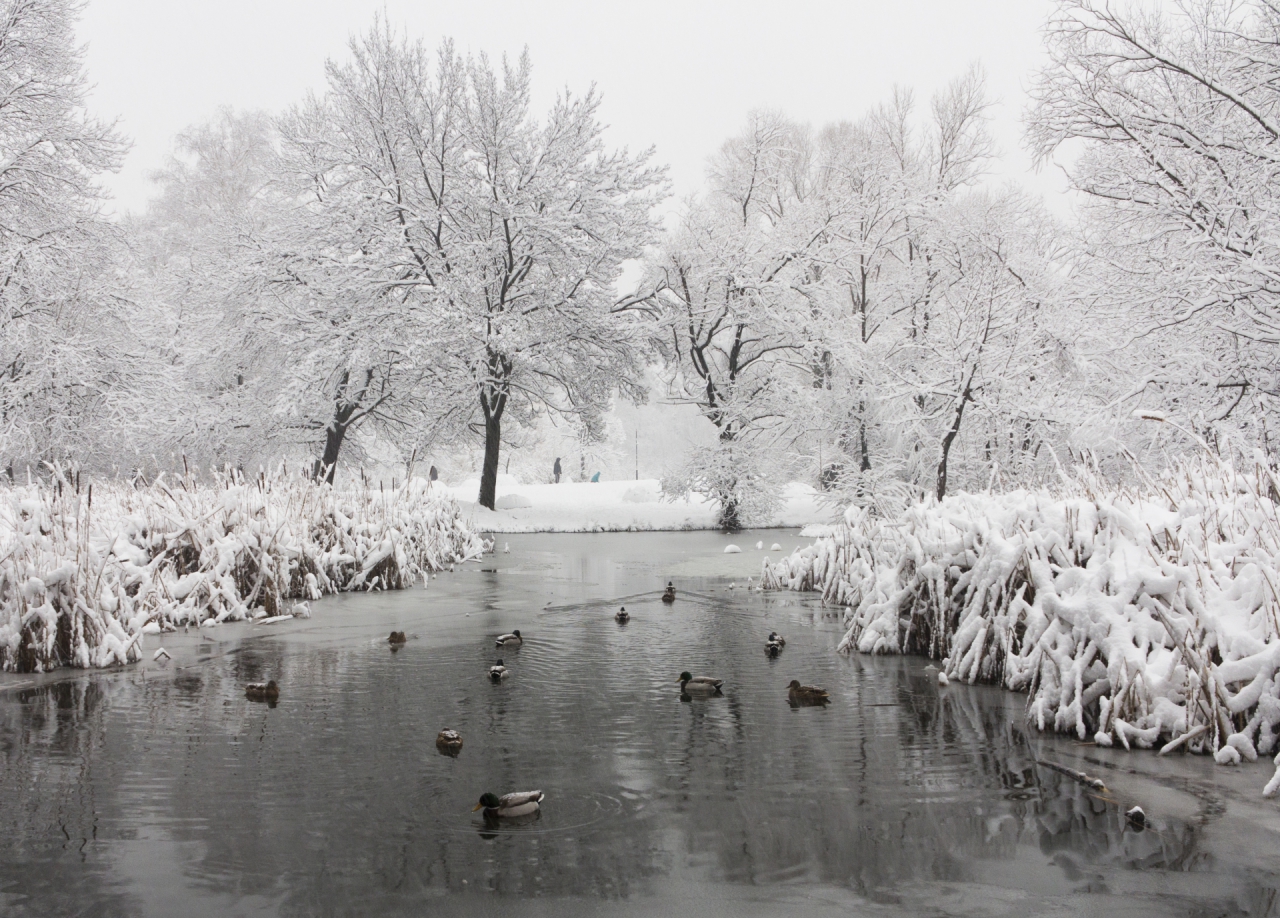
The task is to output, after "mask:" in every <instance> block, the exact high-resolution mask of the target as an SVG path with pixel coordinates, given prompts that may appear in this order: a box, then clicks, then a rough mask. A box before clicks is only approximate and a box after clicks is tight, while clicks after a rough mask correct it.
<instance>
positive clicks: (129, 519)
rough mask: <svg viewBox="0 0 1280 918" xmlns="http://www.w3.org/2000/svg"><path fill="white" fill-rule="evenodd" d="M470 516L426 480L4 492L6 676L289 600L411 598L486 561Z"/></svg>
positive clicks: (1, 580)
mask: <svg viewBox="0 0 1280 918" xmlns="http://www.w3.org/2000/svg"><path fill="white" fill-rule="evenodd" d="M485 547H486V546H485V543H484V541H483V539H482V538H481V537H480V536H478V535H477V534H475V532H474V531H472V530H471V529H470V528H468V526H467V525H466V524H465V522H464V521H463V519H462V517H461V515H460V513H459V510H458V506H457V504H456V503H454V502H453V501H452V500H450V499H449V498H447V497H445V496H443V495H440V494H433V493H431V492H430V490H429V489H428V488H427V487H426V484H425V482H423V481H421V480H417V481H414V482H412V483H411V484H410V485H407V486H405V487H401V488H399V489H397V490H388V491H383V490H382V489H373V488H367V487H356V488H351V489H347V490H334V489H333V488H330V487H328V486H327V485H318V484H315V483H313V482H311V481H310V480H308V479H305V478H301V477H296V476H287V475H283V474H282V475H276V476H261V477H259V478H256V479H250V480H245V479H243V478H241V477H238V476H237V477H234V478H227V479H224V480H220V481H214V482H212V483H197V482H196V481H194V480H183V481H174V482H166V481H164V480H163V479H162V480H159V481H157V482H155V483H154V484H152V485H151V486H149V487H142V488H138V489H135V488H134V487H133V486H131V485H127V484H124V483H105V484H104V483H96V484H94V485H93V487H92V488H89V487H88V486H86V487H84V488H82V489H79V488H76V487H74V486H73V485H72V483H71V482H69V481H65V480H59V481H57V482H55V483H54V484H53V485H52V486H49V485H43V484H41V485H30V486H26V487H13V488H7V489H4V490H0V667H3V668H4V669H6V670H17V671H19V672H35V671H41V670H48V669H53V668H55V667H58V666H62V665H71V666H82V667H87V666H109V665H111V664H113V663H127V662H130V661H133V660H136V659H137V658H138V653H139V637H140V635H142V634H143V633H144V631H163V630H172V629H173V628H174V627H176V626H178V625H183V624H192V625H199V626H202V627H207V626H211V625H213V624H216V623H218V622H223V621H228V620H235V619H244V618H255V617H270V616H274V615H277V614H287V612H288V610H286V609H285V606H284V603H285V601H287V600H290V599H318V598H319V597H320V596H322V595H323V594H325V593H334V592H339V591H344V590H379V589H400V588H403V587H406V586H409V585H411V584H413V583H414V582H415V581H416V580H417V579H418V578H419V577H420V576H421V575H423V574H425V573H428V572H430V571H433V570H439V569H441V568H443V567H447V566H448V565H449V564H451V563H454V562H457V561H462V560H465V559H468V558H474V557H478V556H479V555H480V554H481V553H482V552H483V551H484V549H485Z"/></svg>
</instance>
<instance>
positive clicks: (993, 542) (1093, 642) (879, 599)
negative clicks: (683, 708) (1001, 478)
mask: <svg viewBox="0 0 1280 918" xmlns="http://www.w3.org/2000/svg"><path fill="white" fill-rule="evenodd" d="M1277 494H1280V480H1277V477H1276V475H1275V474H1274V473H1273V472H1272V471H1271V470H1270V469H1269V468H1268V467H1267V465H1266V463H1265V462H1263V461H1260V460H1259V461H1257V462H1256V463H1255V464H1253V465H1252V466H1251V467H1249V468H1246V469H1244V470H1243V471H1240V470H1237V469H1235V468H1233V467H1232V466H1230V465H1229V464H1227V463H1225V462H1218V463H1216V464H1207V463H1206V464H1205V465H1199V466H1194V467H1193V466H1187V467H1183V468H1180V469H1176V470H1174V471H1172V472H1170V473H1169V474H1167V475H1166V476H1164V477H1163V478H1161V479H1160V480H1159V481H1158V482H1155V481H1153V482H1150V484H1149V485H1148V486H1147V487H1146V488H1144V489H1142V490H1140V491H1138V492H1134V491H1129V490H1116V489H1112V488H1107V487H1106V486H1105V485H1103V484H1101V483H1099V482H1096V481H1080V482H1078V483H1077V484H1076V485H1075V486H1074V487H1071V488H1069V489H1068V490H1067V493H1065V494H1049V493H1045V492H1030V491H1013V492H1009V493H1005V494H990V493H986V494H957V495H954V496H948V497H947V498H946V499H945V500H943V501H941V502H938V501H934V500H927V501H925V502H924V503H922V504H918V505H916V506H914V507H911V508H909V509H908V510H907V511H906V512H904V513H903V514H902V515H901V516H899V517H898V518H895V519H877V518H872V517H870V516H869V515H867V514H866V513H865V512H863V511H861V510H859V509H857V508H852V509H850V510H849V511H848V513H847V514H846V517H845V520H844V521H843V523H841V524H839V525H838V526H836V527H835V529H834V531H833V532H832V533H831V534H830V535H827V536H825V537H823V538H820V539H819V540H818V541H817V542H816V543H815V544H814V545H812V546H810V547H808V548H805V549H800V550H797V551H796V552H794V553H793V554H792V555H791V556H790V557H788V558H785V559H783V560H782V561H781V562H779V563H776V564H772V565H766V570H765V577H764V582H765V586H766V588H773V589H793V590H819V591H821V592H822V593H823V596H824V600H825V601H826V602H828V603H831V604H837V605H841V606H844V607H845V616H844V619H845V624H846V626H847V627H848V632H847V634H846V635H845V638H844V641H843V643H842V645H841V649H842V650H845V651H853V650H857V651H861V652H863V653H918V654H923V655H925V656H928V657H931V658H933V659H936V660H939V661H940V663H941V671H940V672H939V682H940V683H941V684H943V685H945V684H946V682H947V681H950V680H961V681H964V682H970V683H979V682H985V683H995V684H999V685H1003V686H1005V687H1006V688H1009V689H1013V690H1016V691H1023V692H1027V693H1029V694H1030V699H1029V703H1028V717H1029V718H1030V719H1031V721H1032V722H1033V723H1034V724H1036V725H1037V726H1038V727H1039V728H1040V729H1052V730H1056V731H1060V732H1068V733H1074V734H1076V736H1078V737H1079V739H1081V740H1089V741H1092V742H1094V743H1097V744H1098V745H1102V746H1111V745H1117V746H1123V747H1125V748H1129V747H1130V746H1137V747H1141V748H1150V747H1153V746H1157V745H1158V746H1160V747H1161V751H1162V753H1168V752H1173V751H1176V750H1178V749H1182V748H1185V749H1186V750H1188V751H1192V752H1202V753H1206V754H1211V755H1213V756H1214V758H1215V759H1216V760H1217V761H1218V762H1219V763H1220V764H1223V765H1234V764H1238V763H1240V762H1242V761H1254V760H1256V759H1257V758H1258V757H1259V756H1270V755H1272V754H1273V753H1275V752H1276V751H1277V747H1278V746H1280V507H1278V505H1277V500H1276V497H1275V495H1277ZM1276 764H1277V766H1278V767H1277V770H1276V773H1275V776H1274V777H1272V779H1271V781H1270V782H1269V783H1268V784H1267V787H1266V793H1267V794H1268V795H1271V794H1274V793H1275V792H1276V791H1277V790H1278V789H1280V755H1278V756H1277V757H1276Z"/></svg>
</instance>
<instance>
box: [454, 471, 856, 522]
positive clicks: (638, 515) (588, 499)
mask: <svg viewBox="0 0 1280 918" xmlns="http://www.w3.org/2000/svg"><path fill="white" fill-rule="evenodd" d="M479 492H480V482H479V481H477V480H475V479H470V480H467V481H464V482H463V483H462V484H460V485H458V486H456V487H444V488H443V493H445V494H448V495H450V496H451V497H453V498H454V499H456V500H457V501H458V503H459V505H460V506H461V507H462V508H463V515H464V516H465V517H466V518H467V519H468V520H469V521H470V525H471V527H472V528H473V529H475V530H476V531H478V532H627V531H631V530H642V531H643V530H651V529H716V528H718V527H717V524H716V505H715V503H714V502H712V501H709V500H707V499H705V498H704V497H702V496H701V495H698V494H691V495H689V496H688V497H687V498H681V499H676V500H668V499H665V498H664V497H663V496H662V486H661V483H660V482H659V481H658V480H657V479H654V478H648V479H644V478H642V479H640V480H639V481H627V480H622V481H600V482H595V483H592V482H562V483H561V484H535V485H525V484H520V483H519V482H518V481H516V479H515V478H514V477H513V476H510V475H499V476H498V497H497V500H496V502H495V503H496V504H497V509H496V510H489V509H487V508H485V507H481V506H479V505H478V504H477V503H476V495H477V494H479ZM831 516H832V512H831V509H830V508H829V507H824V506H823V505H822V504H821V503H820V502H819V496H818V492H817V491H816V490H815V489H814V488H811V487H809V486H808V485H804V484H800V483H798V482H792V483H791V484H789V485H787V486H786V489H785V492H784V494H783V500H782V502H781V504H780V505H779V508H778V512H777V513H776V514H775V515H774V517H773V519H771V520H769V521H767V522H766V523H764V524H763V525H762V527H761V528H799V527H801V526H804V525H807V524H809V523H814V522H820V521H824V520H829V519H830V518H831Z"/></svg>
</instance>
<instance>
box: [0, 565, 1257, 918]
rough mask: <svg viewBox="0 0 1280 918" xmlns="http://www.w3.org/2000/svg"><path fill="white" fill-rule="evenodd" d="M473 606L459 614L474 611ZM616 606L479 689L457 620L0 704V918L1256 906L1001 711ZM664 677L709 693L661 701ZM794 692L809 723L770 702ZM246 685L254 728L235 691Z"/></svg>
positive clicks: (801, 646)
mask: <svg viewBox="0 0 1280 918" xmlns="http://www.w3.org/2000/svg"><path fill="white" fill-rule="evenodd" d="M483 589H484V591H485V592H484V593H483V594H481V597H480V600H478V602H479V606H478V609H479V610H480V611H482V612H483V611H484V610H486V609H487V610H488V613H489V614H492V615H498V614H500V605H501V601H502V598H501V595H498V594H494V590H495V587H494V586H493V584H492V583H491V582H487V583H486V584H485V586H484V587H483ZM627 605H628V608H629V609H635V610H636V611H635V612H634V614H633V619H632V622H631V625H630V627H629V628H628V629H625V630H622V629H618V628H616V626H614V623H613V621H612V618H611V617H609V616H608V615H603V614H600V615H595V616H594V618H598V619H600V621H599V622H596V621H594V618H591V617H590V616H589V615H588V614H587V613H584V612H581V611H567V612H559V613H556V612H547V613H544V614H542V615H540V616H539V617H538V619H537V621H536V623H535V624H536V627H535V626H534V625H533V624H531V625H530V626H529V627H528V628H527V629H526V630H527V631H528V633H529V634H530V635H531V638H530V640H528V641H526V643H525V645H524V646H523V647H522V648H521V649H520V651H519V653H518V659H516V660H514V662H513V676H512V678H511V679H509V680H506V681H505V682H504V683H503V684H501V685H491V684H489V683H488V682H487V681H486V680H484V678H483V666H482V665H481V664H482V663H483V662H484V661H485V660H487V658H488V654H489V647H488V646H487V645H488V643H489V642H490V640H491V636H490V633H489V632H490V631H492V630H493V627H492V625H493V623H492V622H488V623H486V622H485V621H478V622H477V623H476V625H475V626H474V627H475V634H474V635H473V636H472V638H471V639H469V642H468V643H464V644H461V645H458V644H454V645H451V646H445V647H435V648H433V647H431V646H429V645H428V644H427V642H425V641H415V642H413V643H411V644H410V645H409V646H407V647H406V649H405V650H404V651H403V652H401V653H399V654H395V655H392V654H387V653H386V652H385V650H386V648H385V646H384V645H383V643H380V642H378V641H374V640H372V639H371V640H370V642H369V643H368V645H367V646H365V645H363V644H361V645H358V646H349V647H345V648H335V647H332V646H319V647H317V646H312V645H305V644H302V645H291V644H290V643H288V642H287V641H275V642H251V643H248V644H245V645H243V646H241V647H240V648H239V649H238V652H234V653H229V654H226V655H224V656H217V657H211V659H209V660H208V661H207V662H204V663H200V664H197V665H196V666H194V667H189V668H186V669H182V668H177V667H175V668H174V670H172V671H168V672H158V671H154V670H153V671H151V672H149V673H142V672H138V671H132V672H124V673H119V674H114V675H94V676H88V677H86V676H83V675H80V676H77V677H73V678H70V679H66V680H64V681H59V682H52V683H49V684H47V685H43V686H40V687H36V688H28V689H23V690H21V691H17V692H7V693H0V728H2V729H0V753H2V755H3V763H4V769H3V775H2V776H0V824H3V825H5V826H7V827H11V828H10V829H9V830H8V831H6V832H5V833H4V834H3V836H0V911H3V912H6V913H12V914H15V915H25V914H38V913H46V912H54V911H56V912H60V913H80V912H84V913H99V914H125V913H142V912H147V911H150V912H157V911H162V910H163V909H161V908H160V906H157V905H156V897H157V896H160V897H162V899H161V901H167V900H163V896H165V895H169V896H172V897H173V901H175V902H176V901H181V902H186V903H188V906H187V908H188V911H189V912H191V913H192V914H196V913H201V912H202V911H214V910H216V907H228V906H231V905H235V906H236V907H237V908H240V907H243V905H244V903H246V902H250V901H252V902H256V903H258V904H259V905H260V906H261V908H262V910H264V911H268V912H278V913H285V914H299V915H301V914H313V913H322V912H343V911H356V912H361V913H367V914H373V913H379V912H381V913H399V912H413V911H415V908H416V907H417V906H419V905H420V904H421V903H422V902H423V901H424V900H426V899H431V898H434V897H437V896H439V895H441V894H445V893H464V892H474V891H476V890H478V889H490V890H495V891H496V892H497V893H498V894H500V895H501V894H510V895H513V896H514V895H519V896H529V895H548V896H572V897H588V898H618V897H636V896H649V895H659V894H662V892H663V890H664V889H665V888H666V887H667V884H668V883H672V882H679V883H683V884H687V883H706V884H724V883H727V884H744V885H750V886H752V887H771V886H776V887H778V888H780V889H785V888H792V887H800V888H803V887H805V886H806V885H807V884H823V885H828V886H835V887H842V888H845V889H849V890H853V891H856V892H857V893H859V894H861V895H863V896H866V897H868V898H871V899H876V900H881V901H885V900H887V901H893V900H895V898H896V897H899V896H901V895H903V894H904V893H906V892H909V891H910V890H911V889H913V888H914V887H915V886H917V885H919V884H936V883H974V884H992V885H996V886H999V885H1001V884H1006V885H1007V884H1009V883H1011V882H1013V883H1023V882H1025V883H1026V884H1027V885H1028V888H1030V887H1031V885H1035V886H1036V888H1039V889H1044V890H1049V891H1050V892H1055V893H1060V894H1064V895H1066V894H1071V893H1083V892H1088V891H1092V892H1106V891H1108V890H1113V889H1114V888H1116V887H1117V886H1119V887H1123V888H1125V889H1134V888H1137V889H1139V890H1140V891H1141V892H1142V893H1143V894H1144V895H1148V894H1149V895H1163V894H1164V893H1165V890H1164V889H1163V885H1164V878H1166V877H1169V876H1170V875H1172V874H1173V873H1176V872H1183V871H1197V872H1201V873H1203V874H1204V875H1205V876H1206V877H1209V878H1212V881H1211V882H1210V884H1209V886H1208V887H1206V893H1205V895H1206V897H1207V898H1211V899H1214V901H1215V903H1216V907H1220V908H1219V910H1220V911H1224V913H1231V912H1232V910H1233V909H1235V908H1236V907H1237V906H1239V907H1240V908H1246V907H1248V908H1253V909H1254V914H1267V913H1268V909H1274V907H1275V895H1276V893H1275V889H1276V877H1275V874H1274V873H1270V874H1266V873H1259V872H1256V871H1255V872H1254V873H1252V874H1246V873H1244V872H1240V873H1235V874H1233V873H1231V870H1232V868H1231V866H1230V865H1225V864H1222V863H1221V862H1220V861H1219V860H1218V859H1215V858H1213V857H1212V856H1210V855H1209V854H1207V853H1206V852H1204V851H1202V850H1200V849H1199V848H1198V845H1197V830H1196V829H1195V828H1194V827H1193V826H1191V825H1189V824H1187V823H1184V822H1180V821H1178V820H1176V819H1171V818H1164V817H1161V816H1160V815H1159V814H1158V813H1153V814H1151V815H1152V816H1153V819H1154V825H1153V826H1152V827H1151V828H1148V829H1147V830H1146V831H1135V830H1134V829H1132V828H1130V827H1128V826H1127V825H1126V822H1125V819H1124V815H1123V808H1122V807H1121V806H1119V805H1118V803H1117V802H1113V801H1109V800H1107V799H1104V798H1105V795H1103V794H1099V793H1097V792H1094V791H1091V790H1089V789H1087V788H1085V787H1083V786H1082V785H1080V784H1078V783H1076V782H1075V781H1072V780H1071V779H1069V778H1067V777H1066V776H1064V775H1061V774H1059V773H1057V772H1055V771H1052V770H1050V769H1047V768H1044V767H1041V766H1037V765H1036V752H1035V750H1034V748H1033V745H1032V743H1033V742H1035V741H1038V738H1037V737H1032V736H1030V735H1029V734H1028V732H1027V731H1026V729H1025V728H1024V726H1023V723H1022V717H1021V706H1020V701H1021V699H1019V698H1017V697H1013V696H1009V695H1006V694H1003V693H1000V692H999V691H997V690H993V689H972V688H969V687H966V686H952V687H951V688H950V689H948V690H946V691H944V692H939V691H938V690H937V689H936V687H935V686H934V685H933V684H932V682H931V681H930V680H929V679H928V678H927V676H926V674H924V673H923V672H922V671H921V669H920V662H919V661H913V660H902V659H878V660H858V659H854V660H850V659H847V658H841V657H838V656H837V655H835V654H833V653H832V652H831V646H830V640H829V637H830V635H826V634H825V633H824V632H816V631H813V630H810V629H804V630H802V629H800V628H799V627H795V628H792V629H791V630H790V631H789V633H788V637H789V638H790V640H789V642H788V646H787V653H786V655H785V658H784V659H783V660H780V661H771V660H767V659H764V658H762V656H761V655H760V654H759V653H758V652H756V651H758V647H757V646H756V645H757V644H758V640H757V639H758V637H759V635H758V634H757V633H756V632H757V631H761V628H762V625H761V624H760V623H758V622H755V621H754V620H751V619H747V620H746V622H745V625H744V621H743V613H742V611H741V609H740V608H738V607H734V606H729V605H720V604H717V603H715V602H707V603H702V604H697V603H695V602H694V601H693V600H692V599H690V600H689V601H688V602H686V603H685V604H684V606H682V609H681V614H680V616H678V617H677V616H675V615H674V614H671V613H668V614H667V616H666V617H665V618H663V617H661V615H660V614H659V613H658V611H657V609H658V604H657V603H656V601H655V602H654V603H653V607H654V608H653V610H649V609H648V608H646V607H645V606H644V605H643V604H641V603H633V602H632V601H631V600H628V602H627ZM601 608H606V606H604V605H602V606H601ZM495 610H497V611H495ZM477 618H481V616H480V615H477ZM526 624H528V621H526ZM606 626H608V627H606ZM370 631H371V632H373V631H378V632H379V633H380V632H381V631H382V629H381V628H380V627H376V628H375V627H373V626H371V628H370ZM767 631H768V628H767V627H763V632H767ZM533 635H536V637H533ZM383 640H385V639H383ZM690 647H698V648H701V649H700V650H699V652H698V654H691V653H690V652H689V648H690ZM691 657H696V659H691ZM686 661H687V662H686ZM676 662H678V663H679V665H674V663H676ZM685 666H688V667H689V668H692V669H703V671H707V672H714V673H715V675H717V676H718V677H720V678H723V679H725V695H724V696H723V697H710V698H701V697H697V698H691V699H686V700H684V701H682V700H681V698H680V697H679V690H678V687H677V686H675V685H674V684H672V683H673V680H674V677H675V674H676V673H677V672H678V671H679V670H680V669H682V668H684V667H685ZM793 673H799V674H802V675H804V676H805V677H807V678H808V679H809V680H811V681H813V682H814V683H815V684H820V685H823V686H824V687H827V688H828V689H829V690H830V691H831V693H832V697H833V703H832V704H831V705H829V706H827V707H825V708H823V707H814V708H810V707H801V708H798V709H793V708H791V707H790V706H789V705H788V702H787V694H786V688H785V686H786V684H787V682H788V681H789V680H790V678H792V674H793ZM266 678H275V679H276V680H277V681H279V682H280V684H281V686H282V693H281V699H280V705H279V707H278V708H277V709H275V710H269V709H267V708H266V706H264V705H254V704H251V703H249V702H247V701H245V699H244V697H243V688H242V687H243V685H244V683H245V682H249V681H262V680H264V679H266ZM444 725H448V726H451V727H454V728H456V729H458V730H459V731H460V732H461V733H462V734H463V735H464V736H465V737H466V747H465V748H464V749H463V750H462V752H461V754H460V755H459V756H458V757H457V758H452V757H448V756H441V755H439V754H438V753H437V752H436V747H435V737H436V733H437V731H438V730H439V729H440V727H441V726H444ZM532 787H540V788H542V789H543V790H544V791H545V792H546V794H547V799H546V801H545V802H544V806H543V810H542V812H540V813H539V814H538V818H536V819H530V820H528V821H511V822H508V821H504V822H503V823H501V824H496V825H494V824H487V823H484V822H483V821H482V820H480V819H478V818H473V816H472V814H471V812H470V809H471V807H472V806H473V805H474V801H475V799H476V797H477V796H478V794H479V793H480V792H482V791H485V790H492V791H494V792H497V793H505V792H508V791H512V790H523V789H528V788H532ZM1010 876H1014V877H1016V878H1017V879H1016V880H1014V881H1011V880H1009V879H1008V878H1009V877H1010ZM464 881H466V882H464ZM1214 884H1217V885H1214ZM1223 884H1226V886H1225V888H1228V889H1231V888H1234V889H1235V890H1236V893H1235V895H1234V899H1233V900H1232V901H1233V902H1234V904H1232V902H1228V903H1227V904H1226V906H1223V903H1222V901H1220V896H1218V893H1217V892H1215V890H1218V889H1219V888H1221V887H1223ZM1178 901H1179V902H1181V901H1182V900H1178Z"/></svg>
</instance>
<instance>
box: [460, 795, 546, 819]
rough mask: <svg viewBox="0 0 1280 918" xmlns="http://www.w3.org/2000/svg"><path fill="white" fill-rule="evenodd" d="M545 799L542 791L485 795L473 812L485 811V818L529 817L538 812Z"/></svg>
mask: <svg viewBox="0 0 1280 918" xmlns="http://www.w3.org/2000/svg"><path fill="white" fill-rule="evenodd" d="M542 798H543V793H542V791H540V790H535V791H516V792H515V793H512V794H503V795H502V796H501V797H499V796H498V795H497V794H483V795H481V797H480V802H479V803H477V804H476V805H475V806H473V807H472V808H471V812H473V813H474V812H475V811H476V810H484V815H485V818H486V819H488V818H492V817H495V816H496V817H498V818H500V819H511V818H513V817H516V816H528V815H529V814H530V813H536V812H538V804H539V802H541V800H542Z"/></svg>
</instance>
